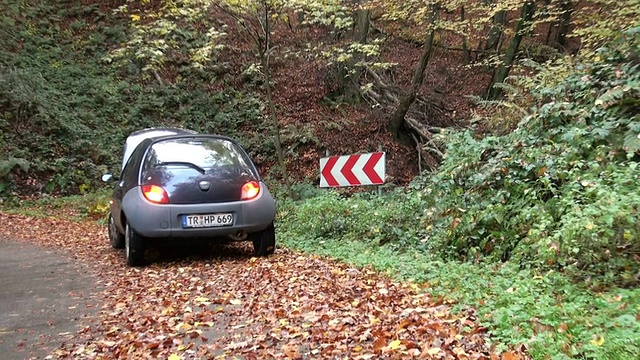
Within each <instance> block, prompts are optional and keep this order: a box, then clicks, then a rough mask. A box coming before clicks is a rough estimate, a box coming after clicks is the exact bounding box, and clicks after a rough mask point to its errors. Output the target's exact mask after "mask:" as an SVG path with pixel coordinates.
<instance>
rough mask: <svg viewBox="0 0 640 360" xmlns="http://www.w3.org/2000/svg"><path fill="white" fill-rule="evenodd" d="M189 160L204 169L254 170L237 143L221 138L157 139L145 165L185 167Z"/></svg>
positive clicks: (146, 166)
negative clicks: (232, 168) (230, 168)
mask: <svg viewBox="0 0 640 360" xmlns="http://www.w3.org/2000/svg"><path fill="white" fill-rule="evenodd" d="M179 163H190V164H193V165H196V166H197V167H200V168H202V169H205V170H209V169H212V168H221V167H225V168H228V167H234V168H237V169H238V170H242V171H246V172H248V173H250V174H253V173H254V170H253V166H252V165H251V162H250V160H249V159H248V158H247V157H246V155H245V153H244V152H243V151H242V150H241V149H240V148H239V147H238V145H236V144H234V143H233V142H231V141H229V140H225V139H207V138H182V139H170V140H164V141H160V142H157V143H155V144H153V145H152V146H151V148H150V149H149V152H148V153H147V158H146V161H145V168H147V169H149V168H151V167H155V166H158V165H162V164H166V166H178V167H185V166H184V165H180V164H179Z"/></svg>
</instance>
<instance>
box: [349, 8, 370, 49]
mask: <svg viewBox="0 0 640 360" xmlns="http://www.w3.org/2000/svg"><path fill="white" fill-rule="evenodd" d="M355 21H356V22H355V27H354V31H355V32H354V36H353V38H354V39H355V40H356V41H357V42H359V43H361V44H366V43H367V37H368V36H369V26H370V25H371V10H368V9H358V10H356V15H355Z"/></svg>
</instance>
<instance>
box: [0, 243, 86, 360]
mask: <svg viewBox="0 0 640 360" xmlns="http://www.w3.org/2000/svg"><path fill="white" fill-rule="evenodd" d="M97 292H99V290H98V289H97V285H96V281H95V279H94V278H93V277H92V276H91V275H90V272H89V271H88V269H87V268H86V267H85V266H82V265H78V264H74V263H73V260H72V259H71V258H69V257H68V256H67V255H66V254H64V253H61V252H59V251H55V250H51V249H47V248H43V247H40V246H35V245H32V244H28V243H24V242H16V241H10V240H8V239H2V238H0V314H2V316H0V359H43V358H45V357H47V356H48V355H49V354H50V353H51V351H53V350H55V349H56V348H57V347H59V346H60V344H62V343H63V342H65V340H67V339H69V338H72V337H73V336H74V335H75V334H76V333H77V332H78V330H80V326H81V324H82V319H83V318H85V317H87V316H89V315H91V314H94V313H95V312H96V310H95V307H94V304H93V300H92V298H91V296H92V294H94V293H97Z"/></svg>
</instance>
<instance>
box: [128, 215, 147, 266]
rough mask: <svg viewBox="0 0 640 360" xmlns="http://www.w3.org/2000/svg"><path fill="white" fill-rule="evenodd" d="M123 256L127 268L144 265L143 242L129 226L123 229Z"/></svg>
mask: <svg viewBox="0 0 640 360" xmlns="http://www.w3.org/2000/svg"><path fill="white" fill-rule="evenodd" d="M124 243H125V245H124V254H125V259H126V260H127V265H129V266H142V265H143V264H144V241H143V239H142V237H140V235H138V234H137V233H136V232H135V230H133V229H132V228H131V226H129V223H127V226H126V228H125V236H124Z"/></svg>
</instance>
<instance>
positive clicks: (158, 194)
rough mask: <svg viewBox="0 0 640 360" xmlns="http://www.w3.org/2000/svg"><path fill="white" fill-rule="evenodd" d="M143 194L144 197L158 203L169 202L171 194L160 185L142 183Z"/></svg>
mask: <svg viewBox="0 0 640 360" xmlns="http://www.w3.org/2000/svg"><path fill="white" fill-rule="evenodd" d="M142 194H143V195H144V197H145V198H146V199H147V200H149V201H151V202H152V203H156V204H168V203H169V195H167V192H166V191H164V189H163V188H162V187H160V186H158V185H142Z"/></svg>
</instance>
